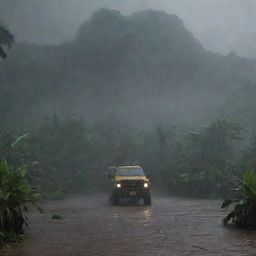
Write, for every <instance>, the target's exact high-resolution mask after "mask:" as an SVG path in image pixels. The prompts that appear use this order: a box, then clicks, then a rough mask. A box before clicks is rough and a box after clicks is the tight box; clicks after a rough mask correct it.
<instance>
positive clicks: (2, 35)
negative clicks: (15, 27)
mask: <svg viewBox="0 0 256 256" xmlns="http://www.w3.org/2000/svg"><path fill="white" fill-rule="evenodd" d="M13 43H14V37H13V35H12V34H11V33H10V32H9V30H8V29H7V28H6V27H5V26H4V25H1V24H0V58H3V59H4V58H6V52H5V50H4V48H3V47H7V48H9V49H10V48H11V46H12V45H13Z"/></svg>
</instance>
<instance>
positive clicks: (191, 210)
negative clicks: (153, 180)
mask: <svg viewBox="0 0 256 256" xmlns="http://www.w3.org/2000/svg"><path fill="white" fill-rule="evenodd" d="M43 208H44V210H45V213H44V214H40V213H36V212H33V213H31V214H30V218H29V222H30V226H29V228H28V229H27V230H26V239H25V241H24V242H23V243H22V244H20V245H16V246H14V248H9V249H8V250H6V251H5V252H4V251H2V252H0V255H1V256H2V255H3V256H7V255H8V256H87V255H88V256H94V255H102V256H103V255H104V256H108V255H111V256H116V255H118V256H126V255H129V256H137V255H138V256H144V255H155V256H158V255H159V256H160V255H168V256H169V255H183V256H186V255H188V256H191V255H232V256H234V255H239V256H242V255H256V232H254V231H242V230H237V229H234V228H227V227H224V226H223V225H222V223H221V219H222V218H223V217H224V216H225V214H226V213H225V212H223V211H222V210H220V201H215V200H188V199H180V198H179V199H178V198H167V197H156V198H153V204H152V206H151V207H144V206H143V205H142V204H140V203H139V204H137V205H134V204H131V203H129V202H122V204H121V206H111V205H110V203H109V202H108V200H107V198H106V196H105V195H100V196H91V197H74V198H70V199H65V200H62V201H52V202H47V203H45V204H43ZM53 214H61V215H63V217H64V218H63V219H62V220H53V219H51V216H52V215H53Z"/></svg>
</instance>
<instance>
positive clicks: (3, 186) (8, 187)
mask: <svg viewBox="0 0 256 256" xmlns="http://www.w3.org/2000/svg"><path fill="white" fill-rule="evenodd" d="M26 176H27V168H26V167H25V166H22V167H21V168H18V169H17V170H15V171H13V170H11V169H10V168H9V166H8V164H7V161H1V162H0V233H1V234H2V236H3V237H2V239H5V240H8V241H12V240H15V239H17V236H18V235H21V234H23V226H24V224H27V218H26V215H25V214H24V212H26V211H27V210H28V206H29V204H32V205H33V206H35V207H36V208H37V209H39V210H41V209H40V207H39V206H38V205H37V204H36V202H37V201H38V200H39V194H38V193H35V192H34V191H33V190H32V189H31V187H30V185H29V184H28V182H27V180H26Z"/></svg>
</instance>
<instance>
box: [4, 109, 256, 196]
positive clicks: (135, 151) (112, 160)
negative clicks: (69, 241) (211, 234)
mask: <svg viewBox="0 0 256 256" xmlns="http://www.w3.org/2000/svg"><path fill="white" fill-rule="evenodd" d="M28 132H29V135H27V134H25V135H22V136H20V137H18V132H17V131H11V129H10V130H8V129H7V128H5V129H3V130H2V132H1V131H0V145H2V149H3V152H2V155H3V156H4V158H5V159H7V160H8V161H9V162H11V163H12V164H13V165H14V166H15V167H18V166H19V164H21V163H22V164H26V166H28V180H29V182H30V184H31V185H32V186H33V187H35V188H36V189H37V190H38V191H39V192H40V193H41V194H42V195H43V196H44V197H46V198H51V199H58V198H61V197H62V196H63V195H66V194H71V193H93V192H95V191H99V190H101V191H102V190H104V189H105V188H106V186H107V178H106V177H107V167H108V166H113V165H118V164H130V163H138V164H141V165H142V166H143V167H144V168H145V170H146V172H147V173H151V174H152V176H153V183H154V184H155V185H156V186H157V185H159V186H161V187H165V188H166V189H167V190H169V191H170V192H171V193H175V194H180V195H184V196H186V195H189V196H197V197H209V196H211V197H217V196H221V195H225V194H229V184H228V182H227V181H228V179H229V177H230V176H231V175H238V176H241V175H242V173H243V170H244V168H245V164H247V165H246V168H249V166H248V162H250V161H249V160H248V159H253V157H254V154H252V153H251V152H252V150H253V149H252V148H251V147H250V150H249V151H244V152H239V151H238V148H239V147H240V143H241V139H240V137H241V136H242V133H241V132H242V129H241V128H240V127H239V126H238V125H237V124H235V123H234V122H232V121H230V120H228V119H223V120H217V121H214V122H213V123H211V124H210V125H209V126H208V127H203V128H201V129H198V131H195V132H190V131H183V132H181V129H180V128H179V127H177V126H157V127H156V128H151V129H145V130H143V129H135V128H132V127H130V126H129V125H127V124H124V123H121V122H119V121H117V120H116V119H108V120H105V121H103V122H98V123H91V124H89V123H87V122H85V121H84V120H82V119H78V120H77V119H63V118H61V117H60V116H59V115H57V114H54V115H52V117H49V118H46V119H45V120H44V121H43V122H42V123H41V124H39V125H38V126H37V127H35V128H33V129H30V130H29V131H28ZM22 133H24V132H22ZM22 133H21V132H20V134H22ZM17 137H18V138H19V139H18V140H17V139H16V138H17ZM13 141H15V142H16V143H13ZM17 141H18V142H17ZM13 145H15V146H13ZM245 158H246V159H247V160H245ZM251 168H253V166H252V167H251Z"/></svg>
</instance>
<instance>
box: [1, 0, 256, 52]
mask: <svg viewBox="0 0 256 256" xmlns="http://www.w3.org/2000/svg"><path fill="white" fill-rule="evenodd" d="M102 7H108V8H113V9H118V10H120V11H121V13H122V14H124V15H128V14H130V13H132V12H135V11H138V10H143V9H156V10H164V11H166V12H167V13H170V14H177V15H178V16H179V17H180V18H181V19H182V20H183V22H184V24H185V26H186V28H187V29H189V30H190V31H191V32H192V33H193V34H194V36H195V37H196V38H197V39H198V40H199V41H200V42H201V43H202V45H203V46H204V47H205V48H206V49H209V50H212V51H215V52H221V53H223V54H227V53H229V52H231V51H236V52H237V53H238V54H239V55H247V56H255V57H256V46H255V40H256V0H0V19H1V20H2V21H4V22H5V23H6V24H7V25H8V26H9V28H10V29H11V30H12V31H13V33H14V34H15V36H16V38H17V40H19V41H29V42H36V43H60V42H63V41H67V40H70V39H72V38H74V36H75V34H76V31H77V29H78V27H79V25H80V24H81V23H82V22H83V21H84V20H86V19H88V18H89V17H90V16H91V14H92V13H93V12H94V11H96V10H97V9H99V8H102Z"/></svg>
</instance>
